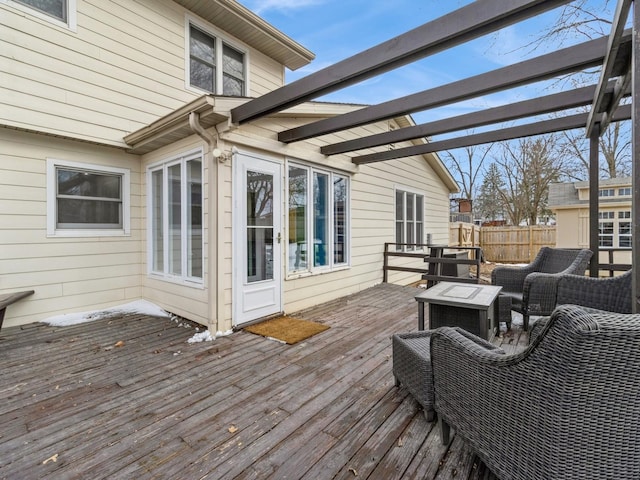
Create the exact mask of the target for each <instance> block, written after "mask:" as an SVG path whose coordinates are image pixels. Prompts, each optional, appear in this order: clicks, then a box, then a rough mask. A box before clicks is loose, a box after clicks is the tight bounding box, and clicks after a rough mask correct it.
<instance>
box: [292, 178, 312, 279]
mask: <svg viewBox="0 0 640 480" xmlns="http://www.w3.org/2000/svg"><path fill="white" fill-rule="evenodd" d="M307 199H308V193H307V170H306V169H305V168H300V167H293V166H291V167H289V271H296V270H304V269H306V268H307V267H308V263H307V250H308V247H307V241H308V239H307Z"/></svg>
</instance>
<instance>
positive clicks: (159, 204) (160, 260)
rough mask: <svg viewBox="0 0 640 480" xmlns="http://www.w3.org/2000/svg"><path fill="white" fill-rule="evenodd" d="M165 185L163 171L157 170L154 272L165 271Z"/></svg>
mask: <svg viewBox="0 0 640 480" xmlns="http://www.w3.org/2000/svg"><path fill="white" fill-rule="evenodd" d="M163 185H164V175H163V171H162V170H156V171H155V172H153V173H152V174H151V197H152V198H151V245H152V246H151V248H152V252H153V253H152V256H153V266H152V270H153V271H154V272H162V271H163V270H164V221H163V216H162V208H163V205H164V201H163V197H164V191H163Z"/></svg>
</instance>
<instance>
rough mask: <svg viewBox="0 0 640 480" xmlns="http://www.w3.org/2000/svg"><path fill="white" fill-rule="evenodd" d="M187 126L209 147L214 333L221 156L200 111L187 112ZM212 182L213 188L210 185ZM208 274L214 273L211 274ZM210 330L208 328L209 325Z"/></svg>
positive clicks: (218, 302)
mask: <svg viewBox="0 0 640 480" xmlns="http://www.w3.org/2000/svg"><path fill="white" fill-rule="evenodd" d="M189 127H191V130H193V131H194V132H195V133H196V134H197V135H198V136H199V137H200V138H202V139H203V140H204V141H205V142H206V144H207V147H208V151H207V152H206V154H205V158H206V161H207V165H208V166H209V168H208V172H209V175H208V179H207V180H208V184H209V196H210V201H209V205H210V211H209V222H208V230H209V232H210V233H209V235H208V238H209V242H208V244H207V253H208V262H207V265H208V267H209V268H208V270H209V272H210V273H209V275H210V278H213V279H215V286H211V283H212V282H211V281H210V282H209V285H210V288H213V290H214V302H215V307H214V308H212V309H210V310H211V313H212V316H213V317H214V319H215V330H214V331H213V332H211V333H212V335H214V334H215V333H216V332H218V331H220V330H221V328H222V326H221V323H222V320H223V316H224V292H223V291H222V275H223V273H222V261H223V260H222V245H223V243H222V234H223V230H224V229H223V228H222V227H221V226H220V219H221V218H222V216H221V214H220V205H219V201H218V198H219V195H220V192H221V191H222V190H221V188H220V183H221V182H220V168H219V164H220V163H223V162H224V157H223V156H221V155H220V152H219V150H218V149H217V146H218V135H213V134H212V133H210V132H207V131H206V130H205V129H204V128H203V127H202V124H201V123H200V114H198V113H197V112H190V113H189ZM214 185H215V189H214V188H213V186H214ZM212 238H215V240H216V248H215V252H211V249H210V244H211V239H212ZM211 274H213V276H212V277H211ZM209 331H211V328H209Z"/></svg>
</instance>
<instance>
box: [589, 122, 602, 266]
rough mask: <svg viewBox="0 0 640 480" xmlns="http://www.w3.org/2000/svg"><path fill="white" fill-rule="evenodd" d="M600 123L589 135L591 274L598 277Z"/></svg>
mask: <svg viewBox="0 0 640 480" xmlns="http://www.w3.org/2000/svg"><path fill="white" fill-rule="evenodd" d="M599 170H600V124H599V123H596V124H595V125H594V126H593V128H592V129H591V134H590V135H589V249H590V250H591V251H592V252H593V257H591V263H590V266H589V276H591V277H595V278H597V277H598V275H599V274H600V270H599V268H598V263H600V235H599V229H598V227H599V225H598V223H599V222H598V220H599V218H598V211H599V209H600V197H599V193H598V191H599V180H598V179H599V175H600V171H599Z"/></svg>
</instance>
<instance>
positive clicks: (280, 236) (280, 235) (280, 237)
mask: <svg viewBox="0 0 640 480" xmlns="http://www.w3.org/2000/svg"><path fill="white" fill-rule="evenodd" d="M276 239H277V240H278V243H280V242H282V234H281V233H280V232H278V236H277V237H276Z"/></svg>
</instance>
